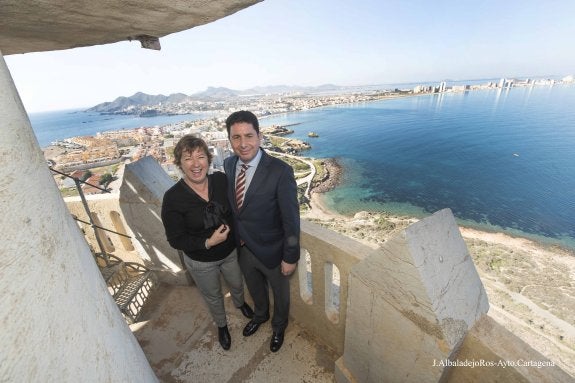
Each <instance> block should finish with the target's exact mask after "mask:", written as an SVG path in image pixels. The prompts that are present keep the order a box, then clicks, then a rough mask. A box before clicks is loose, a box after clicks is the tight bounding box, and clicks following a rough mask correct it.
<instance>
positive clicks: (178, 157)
mask: <svg viewBox="0 0 575 383" xmlns="http://www.w3.org/2000/svg"><path fill="white" fill-rule="evenodd" d="M197 149H201V150H203V151H204V153H206V156H207V157H208V163H209V164H211V163H212V158H213V156H212V153H210V150H209V149H208V144H206V142H205V141H204V140H202V139H201V138H198V137H196V136H193V135H191V134H186V135H185V136H184V137H182V138H180V141H178V143H177V144H176V147H175V148H174V164H175V165H176V166H177V167H179V168H181V167H182V155H183V154H184V153H185V152H188V153H193V152H194V151H196V150H197Z"/></svg>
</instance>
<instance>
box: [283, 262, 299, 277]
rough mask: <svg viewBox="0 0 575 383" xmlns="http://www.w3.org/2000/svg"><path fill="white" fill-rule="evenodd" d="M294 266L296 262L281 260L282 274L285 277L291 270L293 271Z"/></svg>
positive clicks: (290, 273)
mask: <svg viewBox="0 0 575 383" xmlns="http://www.w3.org/2000/svg"><path fill="white" fill-rule="evenodd" d="M296 266H297V263H287V262H285V261H282V274H283V275H285V276H286V277H287V276H288V275H292V274H293V272H294V271H295V267H296Z"/></svg>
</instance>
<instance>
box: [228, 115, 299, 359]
mask: <svg viewBox="0 0 575 383" xmlns="http://www.w3.org/2000/svg"><path fill="white" fill-rule="evenodd" d="M226 129H227V131H228V138H229V140H230V142H231V145H232V149H233V150H234V153H235V155H234V156H231V157H229V158H226V160H225V161H224V169H225V172H226V174H227V176H228V198H229V200H230V204H231V205H232V210H233V212H234V222H235V228H236V230H235V233H236V240H237V244H238V248H239V263H240V268H241V269H242V272H243V274H244V278H245V281H246V285H247V287H248V290H249V292H250V295H251V296H252V299H253V300H254V311H255V315H254V317H253V319H251V320H250V321H249V322H248V324H247V325H246V327H245V328H244V331H243V335H244V336H250V335H252V334H254V333H255V332H256V331H257V330H258V328H259V327H260V325H261V324H262V323H264V322H266V321H267V320H268V319H269V317H270V314H269V292H268V286H269V287H271V289H272V293H273V297H274V310H273V317H272V330H273V334H272V338H271V341H270V350H271V351H272V352H276V351H278V350H279V349H280V348H281V346H282V344H283V341H284V332H285V329H286V327H287V324H288V316H289V305H290V291H289V276H290V275H291V274H293V272H294V271H295V268H296V264H297V261H298V260H299V256H300V247H299V235H300V219H299V204H298V200H297V185H296V182H295V178H294V173H293V169H292V168H291V166H289V165H288V164H286V163H285V162H283V161H281V160H279V159H277V158H275V157H272V156H270V155H269V154H267V153H266V152H265V151H264V150H263V149H261V148H260V140H261V138H262V136H261V134H260V128H259V122H258V119H257V117H256V116H255V115H254V114H253V113H252V112H248V111H238V112H235V113H232V114H231V115H230V116H229V117H228V118H227V120H226Z"/></svg>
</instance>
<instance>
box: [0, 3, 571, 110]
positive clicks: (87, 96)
mask: <svg viewBox="0 0 575 383" xmlns="http://www.w3.org/2000/svg"><path fill="white" fill-rule="evenodd" d="M573 15H575V1H573V0H557V1H556V0H539V1H532V0H475V1H471V0H468V1H466V0H435V1H429V0H411V1H410V0H354V1H349V0H329V1H328V0H265V1H263V2H261V3H258V4H255V5H253V6H251V7H248V8H246V9H244V10H242V11H239V12H237V13H235V14H232V15H230V16H228V17H226V18H223V19H220V20H218V21H215V22H213V23H210V24H207V25H203V26H199V27H195V28H192V29H190V30H187V31H183V32H178V33H174V34H171V35H168V36H165V37H162V38H160V43H161V45H162V49H161V51H154V50H149V49H142V48H141V47H140V43H139V42H138V41H132V42H128V41H125V42H118V43H115V44H107V45H99V46H93V47H85V48H75V49H68V50H62V51H52V52H40V53H26V54H18V55H10V56H5V57H4V59H5V60H6V63H7V65H8V68H9V70H10V73H11V75H12V77H13V79H14V82H15V84H16V88H17V89H18V92H19V94H20V97H21V98H22V101H23V103H24V106H25V108H26V110H27V111H28V112H29V113H34V112H40V111H48V110H67V109H76V108H84V107H91V106H94V105H97V104H99V103H102V102H106V101H113V100H114V99H116V98H117V97H120V96H131V95H133V94H134V93H136V92H140V91H141V92H144V93H147V94H152V95H156V94H164V95H169V94H172V93H185V94H194V93H197V92H201V91H203V90H205V89H207V88H208V87H210V86H212V87H226V88H230V89H236V90H244V89H249V88H252V87H255V86H266V85H302V86H319V85H322V84H335V85H342V86H346V85H356V86H360V85H375V84H397V83H413V82H421V83H433V82H438V81H442V80H466V79H482V78H501V77H507V78H511V77H514V78H528V77H529V78H549V77H553V76H557V77H558V78H562V77H564V76H567V75H570V74H574V75H575V49H573V36H575V22H574V21H573V20H574V19H573Z"/></svg>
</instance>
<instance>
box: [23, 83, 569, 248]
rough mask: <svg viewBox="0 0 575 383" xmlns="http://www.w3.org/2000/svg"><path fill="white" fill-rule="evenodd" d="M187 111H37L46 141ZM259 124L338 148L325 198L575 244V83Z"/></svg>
mask: <svg viewBox="0 0 575 383" xmlns="http://www.w3.org/2000/svg"><path fill="white" fill-rule="evenodd" d="M179 118H182V119H186V118H194V119H197V118H201V117H200V116H199V115H192V116H189V117H186V116H163V117H155V119H156V120H152V119H148V118H146V119H141V118H140V119H139V118H135V117H130V116H100V115H94V114H86V113H83V112H80V111H67V112H66V111H61V112H51V113H44V114H38V115H34V114H31V115H30V119H31V122H32V126H33V128H34V130H35V132H36V135H37V137H38V139H39V141H40V144H41V146H42V145H45V144H47V143H49V142H50V141H54V140H56V139H62V138H66V137H70V136H76V135H84V134H94V133H95V132H97V131H103V130H119V129H123V128H128V127H131V126H133V127H137V126H142V125H144V126H150V124H152V123H153V124H160V123H170V122H176V120H178V119H179ZM142 120H145V121H142ZM260 124H261V126H262V127H265V126H270V125H272V124H276V125H291V126H290V129H293V130H294V133H293V134H292V135H291V136H290V137H293V138H298V139H301V140H304V141H307V142H309V143H310V144H311V146H312V148H311V150H309V151H307V152H305V153H303V154H302V155H305V156H310V157H316V158H336V159H338V161H339V162H340V164H341V165H342V166H343V169H344V171H343V180H342V183H341V184H340V185H339V186H338V187H336V188H335V189H334V190H332V191H330V192H328V193H325V195H324V202H325V204H326V205H327V207H328V208H330V209H332V210H334V211H337V212H339V213H341V214H345V215H353V214H355V213H356V212H359V211H372V212H385V213H388V214H394V215H405V216H411V217H418V218H423V217H426V216H429V215H430V214H432V213H434V212H436V211H438V210H441V209H444V208H450V209H451V210H452V211H453V213H454V215H455V217H456V219H457V221H458V223H459V224H460V225H463V226H467V227H472V228H476V229H479V230H484V231H492V232H505V233H507V234H510V235H513V236H522V237H527V238H530V239H533V240H535V241H537V242H539V243H542V244H545V245H556V246H561V247H563V248H567V249H570V250H575V85H565V84H559V85H557V84H555V85H553V86H551V85H549V86H547V85H536V86H532V87H514V88H509V89H489V90H488V89H485V90H472V91H468V92H461V93H441V94H426V95H418V96H410V97H402V98H396V99H388V100H382V101H375V102H366V103H359V104H358V103H356V104H346V105H337V106H330V107H322V108H316V109H310V110H306V111H300V112H295V113H288V114H282V115H276V116H272V117H268V118H263V119H262V120H261V122H260ZM309 132H315V133H316V134H317V135H318V136H319V137H317V138H310V137H308V133H309Z"/></svg>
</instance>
